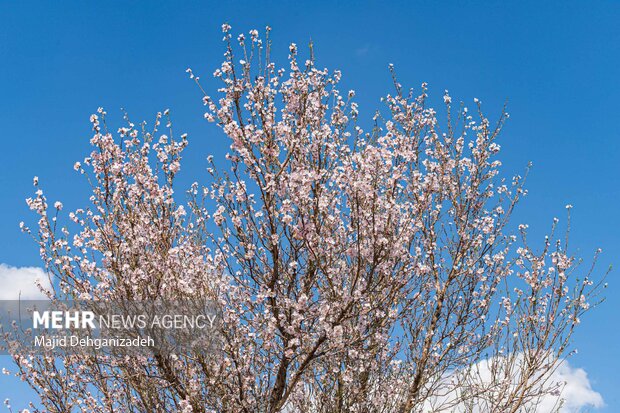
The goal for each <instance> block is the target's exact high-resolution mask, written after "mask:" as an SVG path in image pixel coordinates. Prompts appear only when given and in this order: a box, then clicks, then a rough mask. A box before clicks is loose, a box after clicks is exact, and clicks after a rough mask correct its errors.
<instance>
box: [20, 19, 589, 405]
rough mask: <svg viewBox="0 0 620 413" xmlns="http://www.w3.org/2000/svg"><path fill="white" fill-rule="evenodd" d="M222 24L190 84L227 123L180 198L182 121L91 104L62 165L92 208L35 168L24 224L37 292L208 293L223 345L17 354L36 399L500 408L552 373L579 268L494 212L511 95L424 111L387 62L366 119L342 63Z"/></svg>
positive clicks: (518, 192) (581, 301)
mask: <svg viewBox="0 0 620 413" xmlns="http://www.w3.org/2000/svg"><path fill="white" fill-rule="evenodd" d="M222 29H223V32H224V40H225V42H226V44H227V51H226V54H225V60H224V62H223V63H222V64H221V66H220V67H219V68H218V69H217V70H216V71H215V73H214V76H215V77H216V78H217V79H219V80H220V81H221V83H222V86H221V88H220V89H219V90H218V94H217V97H212V96H210V95H208V94H206V93H205V95H204V98H203V103H204V105H205V107H206V112H205V115H204V117H205V119H207V120H208V121H211V122H216V123H217V125H219V126H220V127H221V129H222V131H223V133H224V134H225V135H226V136H227V137H228V138H229V139H230V153H229V154H228V155H227V162H228V165H229V167H228V168H227V170H226V171H222V170H220V169H218V168H217V167H216V165H215V163H214V161H213V159H212V158H209V163H210V165H209V166H210V167H209V172H210V174H211V176H212V179H211V182H210V184H208V185H207V186H204V187H203V186H201V185H200V184H198V183H195V184H194V185H192V187H191V188H190V190H189V192H188V194H189V201H188V202H181V201H179V197H178V196H176V197H175V195H176V194H175V193H174V190H173V181H174V179H175V175H176V174H177V173H178V172H179V170H180V165H181V164H180V159H181V153H182V151H183V150H184V149H185V147H186V145H187V139H186V137H185V136H182V137H181V139H179V140H176V139H174V138H173V134H172V130H169V131H166V133H165V134H163V133H162V132H161V131H160V128H161V122H162V119H163V118H164V119H165V118H167V117H168V114H167V112H164V113H163V114H158V116H157V120H156V123H155V127H154V128H153V130H150V131H149V130H147V129H146V125H144V124H143V125H139V126H136V125H134V124H132V123H131V122H129V121H128V125H127V126H126V127H124V128H121V129H119V130H118V137H115V136H114V135H113V134H112V133H110V132H109V131H107V129H106V127H105V112H104V111H103V110H102V109H100V110H99V111H98V113H97V114H96V115H93V116H92V117H91V122H92V124H93V130H94V136H93V138H92V140H91V143H92V145H93V146H94V150H93V152H92V153H91V155H90V156H89V157H88V158H86V159H84V160H83V162H78V163H76V164H75V169H76V170H77V171H79V172H80V173H82V174H85V175H87V176H88V179H89V182H90V183H91V185H92V191H93V192H92V196H91V198H90V202H91V204H90V206H89V207H88V208H85V209H78V210H76V211H73V212H71V213H69V214H68V217H69V221H70V222H69V223H68V224H67V225H66V226H60V224H59V222H60V221H59V220H58V218H57V217H58V215H59V214H60V213H61V211H62V212H63V213H64V210H63V206H62V204H60V203H56V204H55V205H54V208H53V209H50V208H49V207H48V201H47V199H46V197H45V196H44V195H43V192H42V191H41V190H39V189H38V180H37V179H35V186H37V192H36V195H35V196H34V198H32V199H29V200H28V204H29V206H30V208H31V209H32V210H34V211H35V212H36V213H37V214H38V215H39V216H40V220H39V222H38V226H37V229H36V230H34V231H33V230H31V229H29V228H28V227H25V226H24V227H23V230H24V231H26V232H28V233H32V234H33V235H34V236H35V238H36V239H37V242H38V243H39V246H40V251H41V255H42V258H43V260H44V262H45V264H46V267H47V269H48V271H50V272H51V273H53V274H54V275H55V280H56V281H55V282H54V291H51V292H49V294H50V297H52V298H55V299H60V298H80V299H110V298H125V299H135V300H146V299H156V298H162V297H165V298H175V297H184V298H187V297H194V296H195V297H208V298H212V299H214V300H217V302H218V303H219V304H220V305H221V307H222V309H223V314H224V326H225V327H224V329H223V331H222V334H223V336H224V338H225V340H224V344H223V348H222V353H221V354H219V355H209V354H200V355H180V354H179V355H160V354H158V355H154V356H153V357H150V358H149V357H142V358H131V359H130V358H127V359H114V358H106V357H102V356H95V355H93V356H91V357H84V356H83V357H73V358H72V357H66V358H64V359H62V360H59V359H54V358H51V357H25V356H20V355H18V354H16V355H15V356H14V357H15V360H16V362H17V364H18V366H19V369H20V371H21V374H22V378H23V379H24V380H26V381H28V382H29V383H30V384H31V385H32V386H33V388H35V389H36V390H38V391H39V394H40V395H41V400H42V404H43V405H44V406H45V408H46V409H47V410H48V411H63V412H67V411H83V412H144V411H158V412H159V411H173V410H174V411H179V412H184V413H187V412H194V413H196V412H270V413H275V412H326V413H327V412H330V413H331V412H360V413H361V412H418V411H477V410H475V408H473V407H472V406H478V407H477V408H479V409H481V410H480V411H494V412H500V411H501V412H517V411H521V410H522V409H525V408H526V407H528V406H530V407H531V406H532V403H535V401H536V400H537V399H538V398H540V397H541V396H542V395H546V394H550V393H553V392H558V391H559V390H561V384H559V383H553V382H549V377H550V375H551V373H552V372H553V371H554V369H555V368H557V366H558V365H559V363H560V362H561V360H562V358H563V357H564V356H565V355H566V354H567V352H568V346H569V339H570V337H571V334H572V332H573V329H574V327H575V326H576V325H577V324H578V323H579V319H580V317H581V315H582V314H583V313H584V312H585V311H586V310H588V308H589V307H588V306H589V304H588V303H589V302H590V299H591V298H592V295H593V294H595V293H596V285H593V283H592V281H591V280H590V275H589V274H590V273H589V272H587V271H586V273H585V274H581V269H580V268H578V267H577V264H578V262H576V261H575V259H574V258H572V257H571V256H570V255H568V252H567V248H568V245H566V244H565V243H561V242H559V241H558V242H555V241H554V235H553V233H552V234H551V235H550V237H548V238H547V239H546V241H545V243H544V244H543V246H542V249H541V250H536V249H534V248H533V247H531V246H530V245H529V244H528V242H527V236H526V235H527V226H520V227H519V232H518V234H519V236H516V235H511V233H510V228H507V226H508V224H509V219H510V216H511V213H512V211H513V208H514V207H515V205H516V203H517V202H518V200H519V199H520V198H521V197H522V196H524V195H525V194H526V191H525V190H524V189H523V184H524V178H523V177H520V176H516V177H514V178H513V179H508V180H506V179H505V178H504V177H502V175H501V174H500V169H499V168H500V167H501V162H500V161H499V160H498V159H497V155H498V153H499V152H500V145H499V144H498V143H497V137H498V134H499V132H500V130H501V127H502V125H503V123H504V121H505V120H506V118H507V114H505V113H503V114H502V116H501V117H500V119H499V120H498V122H497V123H495V124H492V123H491V121H490V120H489V119H487V118H486V117H485V116H484V115H483V114H482V111H481V104H480V102H479V101H477V100H476V101H475V102H474V104H475V110H472V111H469V110H468V108H466V107H464V106H460V107H459V108H458V109H455V108H454V107H452V98H451V97H450V95H449V94H448V93H447V92H446V94H445V96H444V99H443V100H444V103H445V105H446V110H447V122H446V123H445V124H444V126H440V122H439V121H438V119H437V114H436V112H435V110H433V109H432V108H430V107H429V106H428V104H427V95H426V86H425V85H423V86H422V89H421V91H420V92H419V93H417V94H414V93H413V92H407V91H404V90H403V88H402V86H401V85H400V84H398V83H397V82H396V81H395V93H394V94H391V95H388V96H386V97H385V99H384V103H385V109H384V110H383V111H380V112H378V113H377V114H376V116H375V117H374V119H373V124H372V128H371V130H369V131H365V130H363V128H362V127H361V126H360V125H359V124H358V116H359V110H358V106H357V104H356V103H355V102H354V100H353V99H354V97H355V93H354V92H353V91H349V92H347V93H345V94H343V93H341V92H340V91H339V89H338V83H339V81H340V78H341V73H340V72H338V71H335V72H330V71H328V70H327V69H319V68H317V67H316V66H315V61H314V57H313V56H312V55H311V56H310V58H309V59H308V60H305V61H302V60H300V57H299V51H298V48H297V46H296V45H295V44H292V45H291V46H290V48H289V53H290V54H289V66H288V69H284V68H278V67H277V66H276V65H275V63H273V62H271V61H270V54H269V48H270V42H269V38H267V39H266V41H263V40H262V39H261V38H260V37H259V34H258V32H257V31H256V30H252V31H250V33H249V37H247V38H246V37H245V36H244V35H240V36H239V37H238V38H237V42H238V45H234V44H233V43H234V41H233V38H232V35H231V28H230V26H228V25H224V26H223V27H222ZM268 33H269V29H267V34H268ZM237 51H239V53H240V54H241V56H240V57H239V56H237V54H236V53H237ZM187 72H188V73H189V75H190V77H191V78H192V79H193V80H195V81H196V83H197V84H198V85H199V86H200V82H199V78H198V77H196V76H195V75H194V73H193V71H192V70H190V69H188V71H187ZM201 90H202V87H201ZM167 122H168V123H169V119H168V120H167ZM567 208H568V207H567ZM57 224H58V227H57ZM554 228H555V224H554ZM578 274H580V275H579V276H577V275H578ZM481 364H484V366H485V371H486V373H485V378H484V379H481V378H480V373H479V369H477V368H476V366H479V365H481Z"/></svg>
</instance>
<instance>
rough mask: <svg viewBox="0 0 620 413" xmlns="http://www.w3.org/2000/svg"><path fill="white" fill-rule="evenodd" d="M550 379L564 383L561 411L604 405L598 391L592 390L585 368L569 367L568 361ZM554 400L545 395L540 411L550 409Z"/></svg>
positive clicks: (573, 412) (570, 412)
mask: <svg viewBox="0 0 620 413" xmlns="http://www.w3.org/2000/svg"><path fill="white" fill-rule="evenodd" d="M552 380H554V381H558V382H562V383H566V385H565V386H564V388H563V390H562V394H561V396H560V397H561V398H562V399H564V405H563V406H562V409H561V410H560V412H561V413H577V412H581V411H583V410H584V409H585V408H586V407H594V408H599V407H603V406H604V405H605V403H604V402H603V397H602V396H601V395H600V393H598V392H596V391H594V390H592V386H591V385H590V380H589V379H588V374H587V373H586V372H585V370H583V369H580V368H573V367H571V365H570V364H569V363H568V361H564V362H563V363H562V364H561V365H560V367H559V368H558V369H557V370H556V371H555V373H554V374H553V376H552ZM554 402H555V400H553V399H551V398H550V397H549V396H547V399H543V400H542V403H541V405H540V412H547V411H551V410H550V409H551V406H553V403H554ZM545 409H546V410H545Z"/></svg>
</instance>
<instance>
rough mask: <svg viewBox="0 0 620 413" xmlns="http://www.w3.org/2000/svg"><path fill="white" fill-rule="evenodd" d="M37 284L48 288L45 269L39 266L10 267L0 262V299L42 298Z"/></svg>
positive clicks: (43, 297)
mask: <svg viewBox="0 0 620 413" xmlns="http://www.w3.org/2000/svg"><path fill="white" fill-rule="evenodd" d="M37 284H40V285H42V286H43V287H44V288H46V289H49V288H50V282H49V278H48V276H47V274H45V271H43V269H41V268H39V267H19V268H18V267H12V266H10V265H6V264H0V286H2V287H1V288H0V300H17V299H19V298H21V299H22V300H44V299H46V297H45V295H44V294H43V293H42V292H41V290H40V289H39V287H38V286H37Z"/></svg>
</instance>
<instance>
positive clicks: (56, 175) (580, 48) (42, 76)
mask: <svg viewBox="0 0 620 413" xmlns="http://www.w3.org/2000/svg"><path fill="white" fill-rule="evenodd" d="M619 21H620V2H611V1H596V2H577V1H562V2H544V3H543V2H512V3H508V2H499V1H497V2H495V1H491V2H485V3H483V2H474V1H467V2H443V3H442V4H441V5H436V4H435V3H434V2H430V1H429V2H418V1H410V2H405V1H403V2H396V1H395V2H391V3H382V2H364V1H358V2H327V1H313V2H307V3H304V2H293V1H291V2H275V1H274V2H258V1H254V2H235V3H232V2H231V3H230V4H228V2H217V3H211V2H202V3H197V2H196V3H194V2H168V3H163V2H127V3H121V2H106V3H105V4H97V5H95V3H94V2H93V3H91V4H85V3H82V2H74V3H71V2H64V3H62V5H60V3H58V2H40V3H31V2H7V1H0V62H2V63H0V125H1V127H0V131H1V133H2V136H3V138H2V147H1V149H0V151H1V153H2V164H1V165H0V190H1V191H0V197H1V198H0V199H1V200H2V202H0V263H4V264H7V265H11V266H17V267H22V266H38V265H39V261H38V253H37V247H36V246H35V245H34V243H33V242H32V240H30V239H29V238H28V237H26V236H24V235H22V234H21V233H20V231H19V227H18V223H19V222H20V221H22V220H26V221H27V220H32V219H33V216H32V215H30V214H29V213H28V210H27V208H26V205H25V202H24V199H25V198H26V197H28V196H30V195H31V192H32V187H31V182H32V177H33V176H34V175H38V176H39V177H40V180H41V184H42V186H43V188H44V189H45V190H46V192H47V193H48V195H49V198H50V199H51V200H56V199H60V200H62V201H63V202H64V203H65V205H66V206H67V207H69V208H71V207H77V206H79V205H84V204H85V201H86V185H85V183H84V181H83V180H82V179H80V177H79V176H78V175H77V174H76V173H75V172H74V171H73V169H72V165H73V163H74V162H75V161H76V160H81V159H82V158H83V157H84V156H85V154H87V152H88V151H89V150H90V149H89V146H88V140H89V137H90V125H89V123H88V116H89V115H90V114H91V113H93V112H94V111H95V110H96V108H97V107H98V106H103V107H105V108H106V110H107V111H108V113H109V114H110V118H111V122H112V123H113V124H114V122H116V123H115V124H116V125H120V118H121V115H122V113H121V111H120V108H121V107H122V108H125V109H126V110H127V111H128V113H129V114H130V116H131V118H132V120H133V121H134V122H139V121H141V120H143V119H146V120H151V119H152V118H153V116H154V114H155V113H156V112H157V111H159V110H163V109H165V108H170V110H171V113H172V115H173V120H174V123H175V128H176V130H177V131H184V132H188V134H189V139H190V147H189V148H188V150H187V155H186V157H185V160H186V163H185V165H184V173H185V174H186V175H185V176H186V177H187V179H188V180H189V179H196V178H200V177H201V176H203V174H205V172H204V168H205V164H206V163H205V157H206V155H207V154H208V153H210V152H216V153H217V152H218V151H221V150H222V148H224V147H225V146H226V141H225V139H224V137H223V136H222V135H221V134H220V133H219V132H218V131H217V130H216V129H214V128H212V127H209V126H208V125H207V124H206V123H205V122H204V121H203V120H202V106H201V104H200V95H199V93H198V91H197V90H196V87H195V86H194V85H193V84H192V83H191V82H190V81H189V80H188V78H187V75H186V74H185V69H186V68H187V67H192V68H193V69H194V71H195V72H196V73H200V74H202V77H203V79H207V78H209V74H210V73H211V72H212V71H213V69H214V68H215V67H216V66H217V65H218V64H219V62H220V59H221V56H222V53H223V51H224V50H223V47H222V43H221V37H222V35H221V31H220V25H221V23H223V22H229V23H230V24H231V25H232V26H233V32H235V33H237V32H245V33H247V31H248V30H250V29H252V28H258V29H263V28H264V27H265V25H270V26H271V27H272V28H273V32H272V36H273V40H274V50H275V55H276V60H278V61H279V62H284V57H285V56H286V49H287V45H288V43H289V42H295V43H297V44H298V45H300V46H303V45H306V44H307V43H308V42H309V40H310V39H312V41H313V42H314V45H315V53H316V55H317V58H318V62H319V66H325V67H329V68H331V69H336V68H337V69H341V70H342V72H343V75H344V77H343V86H342V87H343V89H355V90H356V91H357V98H358V102H359V103H360V110H361V112H362V114H366V115H367V116H368V117H370V116H371V115H372V113H373V112H374V110H375V109H376V108H378V107H379V98H380V96H381V95H383V94H385V93H387V92H391V89H389V87H390V76H389V72H388V70H387V66H388V64H389V63H393V64H394V65H395V67H396V69H397V72H398V75H399V78H400V81H401V82H402V83H403V84H404V85H406V86H414V87H417V86H419V85H420V84H421V83H422V82H428V83H429V88H430V94H431V96H432V100H433V101H434V102H435V103H436V104H439V102H440V101H441V95H442V93H443V90H444V89H449V90H450V93H451V95H452V96H453V98H454V99H457V100H464V101H466V102H471V101H472V99H473V98H474V97H477V98H479V99H480V100H482V102H483V105H484V108H485V109H486V111H487V112H489V113H490V114H492V115H493V114H497V113H498V111H499V110H500V109H501V106H502V105H503V104H504V102H505V101H508V111H509V112H510V114H511V119H510V120H509V122H508V124H507V126H506V128H505V130H504V134H503V138H502V140H501V144H502V148H503V155H502V160H503V161H504V165H505V168H506V169H505V170H506V171H507V172H521V171H522V170H523V168H524V167H525V165H526V164H527V163H528V162H529V161H532V162H533V164H534V168H533V170H532V172H531V174H530V178H529V184H528V189H529V192H530V195H529V197H528V198H527V199H526V200H525V201H524V203H522V204H521V206H520V208H519V210H518V212H517V216H516V217H515V218H517V219H518V220H519V221H521V222H528V223H529V224H530V228H532V229H534V234H536V235H539V236H542V235H544V233H545V232H546V231H547V229H548V228H549V226H550V224H551V220H552V219H553V217H554V216H558V217H559V218H561V219H563V218H564V217H565V209H564V206H565V205H566V204H567V203H571V204H573V205H574V209H573V211H572V219H573V221H572V232H571V234H572V245H573V247H574V248H575V250H576V251H577V253H578V254H580V255H582V256H583V257H584V258H585V259H589V258H590V257H591V255H592V253H593V251H594V250H595V249H596V248H597V247H599V246H600V247H602V248H603V250H604V255H603V257H602V259H601V261H600V264H601V265H600V266H599V269H600V271H601V272H604V270H605V269H606V268H607V267H608V266H609V265H610V264H612V263H613V264H616V265H618V264H620V260H619V258H620V236H619V235H618V230H619V229H620V214H619V213H618V212H619V208H618V201H620V192H619V191H620V187H619V185H618V180H619V178H620V162H618V160H619V159H620V143H619V138H620V122H619V121H618V119H619V117H618V115H617V110H618V101H619V100H620V81H618V75H619V74H620V70H619V68H620V24H618V22H619ZM206 86H207V87H210V86H213V83H211V82H207V83H206ZM616 273H617V271H613V272H612V273H611V275H610V277H609V280H608V281H609V288H608V289H607V292H606V296H607V301H606V302H605V303H604V304H603V305H602V306H601V307H600V308H598V309H596V310H595V311H594V312H592V313H590V314H589V315H588V316H586V318H585V319H584V320H583V321H584V322H583V325H582V328H581V330H580V331H579V332H578V333H577V335H576V337H575V342H574V345H575V346H576V347H577V348H578V349H579V354H578V355H577V356H576V357H574V358H573V359H572V360H571V364H572V365H573V366H576V367H581V368H584V369H585V370H586V371H587V372H588V374H589V378H590V382H591V384H592V386H593V387H594V389H595V390H597V391H599V392H600V393H601V394H602V395H603V397H604V399H605V402H606V404H607V407H606V408H604V409H601V411H606V412H615V411H620V396H619V395H618V392H617V390H616V389H618V388H620V375H619V374H618V368H619V367H620V363H619V362H618V357H617V354H616V349H617V348H618V347H619V346H618V342H620V329H619V328H618V319H617V315H618V314H619V313H620V303H619V301H618V297H619V296H620V283H619V282H618V281H617V274H616ZM0 288H3V286H2V285H0ZM7 361H8V358H7V357H6V356H1V357H0V364H1V365H6V364H7ZM0 386H1V388H2V392H0V397H5V396H7V397H8V396H10V397H11V398H12V399H13V400H14V403H13V404H14V405H16V406H18V405H20V403H18V402H19V401H20V400H22V401H23V400H26V399H27V397H28V395H27V393H26V392H25V390H23V389H24V388H23V386H22V385H21V384H20V383H16V382H15V381H14V380H11V379H9V378H6V377H2V378H0ZM22 407H23V406H22Z"/></svg>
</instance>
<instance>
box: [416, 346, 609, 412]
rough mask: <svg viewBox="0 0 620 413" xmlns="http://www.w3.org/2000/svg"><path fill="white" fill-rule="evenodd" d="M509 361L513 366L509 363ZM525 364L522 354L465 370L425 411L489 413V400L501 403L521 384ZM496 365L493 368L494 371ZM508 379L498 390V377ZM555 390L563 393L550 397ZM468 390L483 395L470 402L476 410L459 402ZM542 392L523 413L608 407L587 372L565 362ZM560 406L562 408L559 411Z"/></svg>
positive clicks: (455, 375) (454, 375)
mask: <svg viewBox="0 0 620 413" xmlns="http://www.w3.org/2000/svg"><path fill="white" fill-rule="evenodd" d="M508 359H510V360H511V362H506V360H508ZM522 360H523V357H522V355H521V354H517V355H516V356H514V357H511V358H503V357H502V358H500V357H498V358H495V359H491V360H483V361H481V362H479V363H477V364H475V365H474V366H472V367H471V368H470V369H466V370H461V372H462V373H461V372H460V373H452V374H449V375H447V376H446V378H445V379H444V380H443V385H442V386H441V387H440V388H443V389H444V391H442V392H441V393H442V395H441V396H436V397H432V398H431V399H430V400H427V402H426V404H425V407H426V409H428V410H429V411H434V412H447V411H450V412H453V413H454V412H458V413H463V412H474V413H482V412H486V411H488V405H486V404H485V403H486V399H487V397H488V396H491V398H492V399H494V398H495V397H499V398H500V399H501V397H502V393H504V392H505V391H506V390H507V389H509V388H512V386H514V385H515V384H516V383H517V382H518V380H517V379H518V376H519V374H520V373H519V372H520V364H521V362H522ZM492 365H493V367H491V366H492ZM506 366H510V367H506ZM491 369H494V370H495V371H496V373H495V378H493V374H492V373H491ZM506 369H508V370H506ZM498 373H499V374H498ZM504 375H508V376H509V377H512V378H513V379H512V380H509V384H508V388H506V387H502V386H501V385H500V386H497V385H499V383H497V381H496V380H498V377H504ZM456 383H461V384H456ZM463 383H466V385H465V386H463ZM556 386H559V387H556ZM552 387H555V388H556V389H557V390H559V392H554V393H549V390H550V389H551V388H552ZM468 389H474V392H473V394H479V395H480V396H473V398H470V399H469V400H470V401H472V402H473V406H470V405H469V403H468V405H465V404H463V403H462V402H460V401H459V400H462V397H463V394H465V393H469V392H470V391H468ZM538 389H539V390H540V391H541V392H542V394H544V395H542V396H540V397H539V398H535V399H532V400H531V401H529V402H527V403H526V404H525V405H524V406H523V408H522V409H521V410H519V411H520V412H535V413H556V412H559V413H579V412H583V411H590V409H592V408H594V409H597V408H601V407H603V406H604V405H605V403H604V402H603V397H602V396H601V394H600V393H598V392H596V391H594V390H593V389H592V386H591V385H590V380H589V379H588V374H587V373H586V371H585V370H583V369H581V368H575V367H572V366H571V365H570V363H569V362H568V361H567V360H564V361H562V362H561V363H560V364H559V366H558V367H557V368H556V369H555V371H553V373H552V374H551V376H550V377H549V378H548V379H547V380H545V381H544V382H541V384H540V386H539V387H538ZM545 389H547V390H545ZM560 405H561V408H560V410H559V411H558V407H559V406H560Z"/></svg>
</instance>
